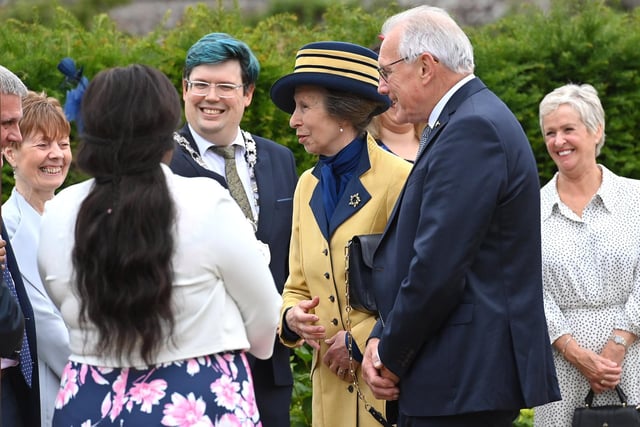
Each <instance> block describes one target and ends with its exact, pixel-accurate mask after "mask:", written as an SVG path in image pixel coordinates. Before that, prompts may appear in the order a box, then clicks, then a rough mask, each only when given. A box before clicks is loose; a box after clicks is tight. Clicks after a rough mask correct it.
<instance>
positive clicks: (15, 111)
mask: <svg viewBox="0 0 640 427" xmlns="http://www.w3.org/2000/svg"><path fill="white" fill-rule="evenodd" d="M21 118H22V99H21V98H20V97H19V96H18V95H6V94H0V148H2V149H4V148H5V147H6V146H7V145H9V144H11V143H14V142H20V141H22V135H21V134H20V128H19V127H18V122H19V121H20V119H21Z"/></svg>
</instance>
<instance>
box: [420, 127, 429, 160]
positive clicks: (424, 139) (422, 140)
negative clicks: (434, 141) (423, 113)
mask: <svg viewBox="0 0 640 427" xmlns="http://www.w3.org/2000/svg"><path fill="white" fill-rule="evenodd" d="M430 133H431V126H429V125H426V126H425V127H424V130H423V131H422V136H420V145H419V146H418V155H417V156H416V157H418V156H419V155H420V153H422V150H424V147H425V145H427V139H429V134H430Z"/></svg>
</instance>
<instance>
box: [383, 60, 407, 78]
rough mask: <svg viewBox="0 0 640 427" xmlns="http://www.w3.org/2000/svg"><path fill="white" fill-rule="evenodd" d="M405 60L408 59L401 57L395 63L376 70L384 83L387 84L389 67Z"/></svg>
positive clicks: (389, 72)
mask: <svg viewBox="0 0 640 427" xmlns="http://www.w3.org/2000/svg"><path fill="white" fill-rule="evenodd" d="M407 59H409V57H408V56H405V57H402V58H400V59H398V60H397V61H393V62H392V63H391V64H387V65H385V66H384V67H380V68H378V72H379V73H380V77H382V78H383V79H384V81H385V82H387V83H389V74H391V70H390V67H391V66H392V65H396V64H397V63H398V62H402V61H406V60H407Z"/></svg>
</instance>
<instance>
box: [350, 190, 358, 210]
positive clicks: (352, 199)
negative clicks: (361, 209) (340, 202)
mask: <svg viewBox="0 0 640 427" xmlns="http://www.w3.org/2000/svg"><path fill="white" fill-rule="evenodd" d="M359 204H360V193H356V194H352V195H351V196H349V206H353V207H354V208H355V207H358V205H359Z"/></svg>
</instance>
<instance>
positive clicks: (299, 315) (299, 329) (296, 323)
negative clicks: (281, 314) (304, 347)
mask: <svg viewBox="0 0 640 427" xmlns="http://www.w3.org/2000/svg"><path fill="white" fill-rule="evenodd" d="M318 304H320V297H318V296H315V297H313V298H312V299H310V300H303V301H300V302H299V303H298V304H296V305H295V306H293V307H291V309H290V310H289V311H287V315H286V316H285V321H286V322H287V326H289V329H291V330H292V331H293V332H295V333H296V334H298V336H300V337H301V338H302V339H304V340H305V342H307V343H308V344H309V345H310V346H311V347H313V348H314V349H316V350H320V344H319V343H318V340H322V339H325V338H326V331H325V328H324V326H322V325H316V324H315V323H316V322H317V321H318V320H319V317H318V316H316V315H315V314H313V313H309V312H310V311H311V310H313V309H314V308H316V307H317V306H318Z"/></svg>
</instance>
